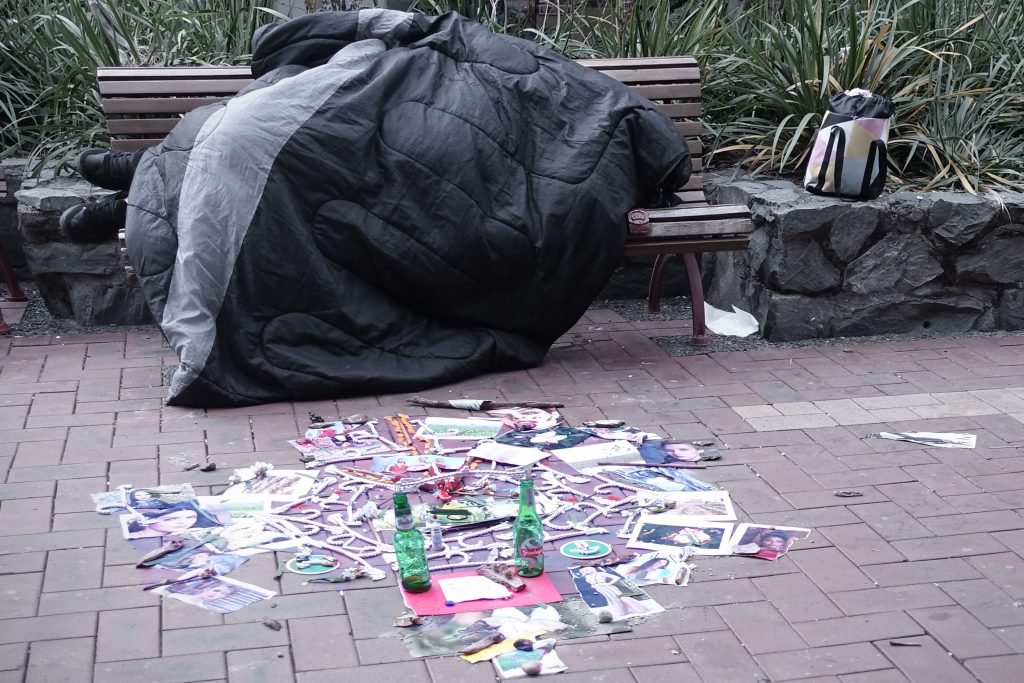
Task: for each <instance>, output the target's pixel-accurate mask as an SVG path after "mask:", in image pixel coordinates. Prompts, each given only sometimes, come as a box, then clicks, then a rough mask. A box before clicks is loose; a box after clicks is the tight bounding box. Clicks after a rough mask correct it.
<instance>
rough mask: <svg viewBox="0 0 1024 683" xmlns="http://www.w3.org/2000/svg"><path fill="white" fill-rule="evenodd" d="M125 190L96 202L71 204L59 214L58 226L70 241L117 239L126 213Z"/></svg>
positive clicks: (126, 194)
mask: <svg viewBox="0 0 1024 683" xmlns="http://www.w3.org/2000/svg"><path fill="white" fill-rule="evenodd" d="M127 196H128V193H127V192H118V193H117V194H115V195H111V196H110V197H107V198H106V199H103V200H101V201H98V202H86V203H85V204H78V205H77V206H72V207H71V208H70V209H68V210H67V211H65V212H64V213H62V214H61V216H60V228H61V230H63V231H64V234H65V235H67V237H68V239H69V240H71V241H72V242H105V241H107V240H113V239H117V233H118V232H119V231H121V230H124V224H125V219H126V217H127V215H128V203H127V202H126V201H125V197H127Z"/></svg>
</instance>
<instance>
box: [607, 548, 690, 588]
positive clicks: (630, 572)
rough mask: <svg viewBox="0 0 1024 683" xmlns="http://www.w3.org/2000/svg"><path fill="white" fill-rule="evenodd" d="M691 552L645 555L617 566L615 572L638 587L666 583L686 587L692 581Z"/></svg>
mask: <svg viewBox="0 0 1024 683" xmlns="http://www.w3.org/2000/svg"><path fill="white" fill-rule="evenodd" d="M689 554H690V553H689V551H679V552H657V553H644V554H643V555H641V556H640V557H637V558H636V559H634V560H630V561H629V562H624V563H622V564H619V565H615V571H616V572H617V573H618V574H619V575H620V576H622V577H624V578H626V579H629V580H630V581H632V582H633V583H635V584H636V585H638V586H650V585H651V584H656V583H664V584H668V585H672V586H685V585H686V584H687V583H689V581H690V565H689V564H688V563H687V561H686V560H687V557H688V556H689Z"/></svg>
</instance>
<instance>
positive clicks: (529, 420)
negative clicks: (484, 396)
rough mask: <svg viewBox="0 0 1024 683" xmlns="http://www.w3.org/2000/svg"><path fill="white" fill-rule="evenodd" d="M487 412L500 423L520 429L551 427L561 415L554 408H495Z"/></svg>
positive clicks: (560, 421)
mask: <svg viewBox="0 0 1024 683" xmlns="http://www.w3.org/2000/svg"><path fill="white" fill-rule="evenodd" d="M487 414H488V415H490V416H491V417H496V418H498V419H499V420H501V421H502V424H504V425H506V426H508V427H511V428H513V429H518V430H520V431H522V430H537V429H551V428H552V427H557V426H558V425H560V424H561V423H562V416H561V415H560V414H559V413H558V411H557V410H555V409H554V408H552V409H551V410H545V409H544V408H496V409H494V410H488V411H487Z"/></svg>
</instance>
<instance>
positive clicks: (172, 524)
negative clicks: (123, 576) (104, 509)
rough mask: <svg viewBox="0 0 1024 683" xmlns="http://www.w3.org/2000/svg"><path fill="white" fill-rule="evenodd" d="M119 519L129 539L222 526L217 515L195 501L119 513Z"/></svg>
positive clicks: (125, 535)
mask: <svg viewBox="0 0 1024 683" xmlns="http://www.w3.org/2000/svg"><path fill="white" fill-rule="evenodd" d="M120 521H121V530H122V531H123V532H124V537H125V538H127V539H129V540H132V539H136V538H152V537H154V536H168V535H171V534H180V533H182V532H183V531H188V530H189V529H209V528H213V527H219V526H223V524H222V523H221V521H220V520H219V519H217V517H215V516H214V515H213V514H211V513H210V512H208V511H207V510H204V509H203V508H201V507H199V506H198V505H196V503H195V501H187V502H184V503H179V504H177V505H173V506H171V507H169V508H164V509H162V510H160V509H157V510H140V511H139V513H138V514H136V515H121V517H120Z"/></svg>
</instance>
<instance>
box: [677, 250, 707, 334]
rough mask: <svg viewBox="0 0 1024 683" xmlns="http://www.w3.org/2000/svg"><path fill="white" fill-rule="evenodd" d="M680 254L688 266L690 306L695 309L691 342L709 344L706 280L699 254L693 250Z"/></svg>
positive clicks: (687, 277)
mask: <svg viewBox="0 0 1024 683" xmlns="http://www.w3.org/2000/svg"><path fill="white" fill-rule="evenodd" d="M680 256H682V257H683V264H684V265H685V266H686V279H688V280H689V281H690V308H692V309H693V319H692V320H693V323H692V324H693V338H692V339H690V343H691V344H693V345H694V346H707V345H708V331H707V328H706V327H705V326H704V282H703V281H701V277H700V266H699V265H698V264H697V255H696V254H694V253H692V252H691V253H686V254H680Z"/></svg>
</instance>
